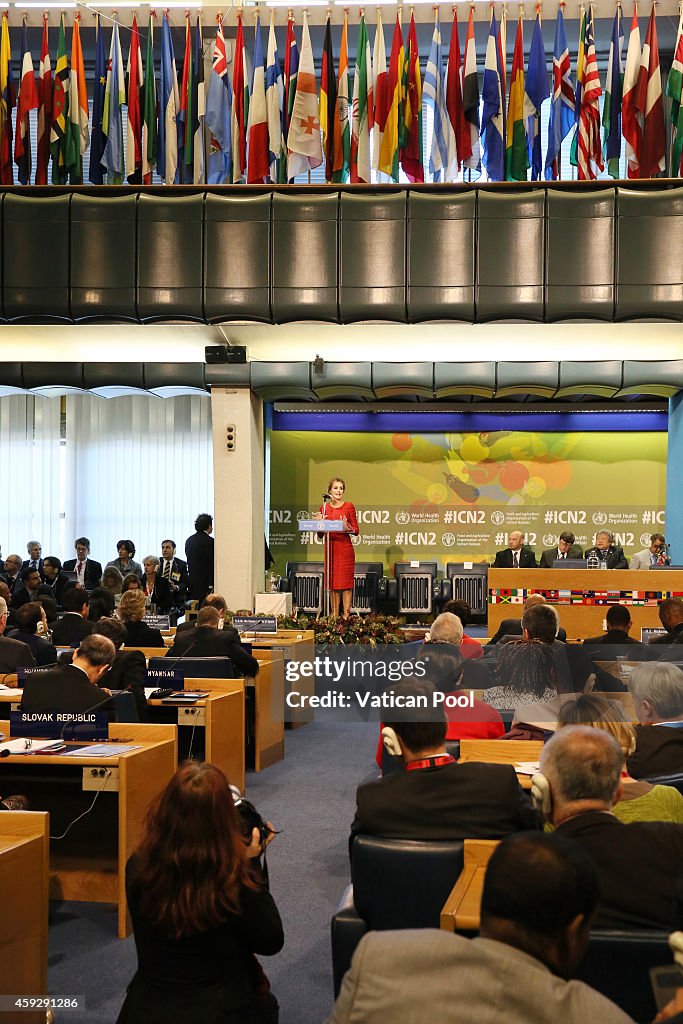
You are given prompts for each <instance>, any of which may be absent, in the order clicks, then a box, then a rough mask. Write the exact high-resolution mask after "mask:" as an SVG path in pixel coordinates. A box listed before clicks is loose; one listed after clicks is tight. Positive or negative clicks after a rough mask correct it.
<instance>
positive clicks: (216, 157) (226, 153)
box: [205, 19, 232, 185]
mask: <svg viewBox="0 0 683 1024" xmlns="http://www.w3.org/2000/svg"><path fill="white" fill-rule="evenodd" d="M231 117H232V88H231V86H230V76H229V74H228V61H227V56H226V52H225V37H224V36H223V22H222V21H221V20H220V19H219V21H218V28H217V29H216V42H215V43H214V47H213V65H212V67H211V78H210V79H209V95H208V97H207V100H206V117H205V122H206V127H207V128H208V129H209V132H210V137H209V171H208V176H207V181H208V183H209V185H223V184H225V183H226V182H228V183H229V182H230V181H231V180H232V135H231Z"/></svg>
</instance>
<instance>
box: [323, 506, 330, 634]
mask: <svg viewBox="0 0 683 1024" xmlns="http://www.w3.org/2000/svg"><path fill="white" fill-rule="evenodd" d="M329 497H330V496H329V494H323V520H325V519H326V518H327V502H328V501H329ZM323 551H324V555H323V559H324V564H323V587H324V591H325V593H324V596H323V611H324V612H325V618H326V619H327V618H329V615H330V535H329V533H328V531H327V530H325V533H324V534H323Z"/></svg>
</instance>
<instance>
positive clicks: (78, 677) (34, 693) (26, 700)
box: [21, 635, 116, 712]
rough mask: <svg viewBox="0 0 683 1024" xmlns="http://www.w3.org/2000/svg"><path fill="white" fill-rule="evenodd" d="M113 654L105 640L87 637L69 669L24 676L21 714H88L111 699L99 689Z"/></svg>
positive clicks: (99, 637)
mask: <svg viewBox="0 0 683 1024" xmlns="http://www.w3.org/2000/svg"><path fill="white" fill-rule="evenodd" d="M115 654H116V651H115V649H114V645H113V643H112V642H111V640H109V639H108V638H107V637H106V636H95V635H92V636H87V637H85V639H84V640H83V641H82V643H81V645H80V647H79V648H78V650H77V651H76V652H75V654H74V656H73V660H72V662H71V664H70V665H58V666H57V668H52V669H45V671H44V672H32V673H31V675H29V676H27V678H26V684H25V686H24V695H23V697H22V698H21V710H22V711H62V712H65V711H70V712H79V711H91V710H94V708H95V705H97V703H98V701H102V703H103V704H104V703H105V702H106V698H107V697H108V696H111V694H110V691H109V690H108V689H105V688H104V687H102V686H101V683H102V681H103V680H104V677H105V676H106V675H107V673H108V672H109V667H110V665H111V664H112V663H113V661H114V656H115Z"/></svg>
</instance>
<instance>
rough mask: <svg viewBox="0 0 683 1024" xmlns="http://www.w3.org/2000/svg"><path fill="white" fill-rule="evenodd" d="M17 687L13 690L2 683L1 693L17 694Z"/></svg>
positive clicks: (0, 685) (0, 686)
mask: <svg viewBox="0 0 683 1024" xmlns="http://www.w3.org/2000/svg"><path fill="white" fill-rule="evenodd" d="M16 690H17V688H16V686H15V687H14V689H12V687H11V686H5V684H4V683H0V693H16Z"/></svg>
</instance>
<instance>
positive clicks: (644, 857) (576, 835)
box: [532, 725, 683, 931]
mask: <svg viewBox="0 0 683 1024" xmlns="http://www.w3.org/2000/svg"><path fill="white" fill-rule="evenodd" d="M540 766H541V777H540V778H539V777H535V778H534V780H533V785H534V789H533V790H532V793H533V794H534V796H535V798H536V799H537V800H538V801H539V802H541V803H543V810H544V813H545V814H546V816H547V817H548V818H549V820H550V821H551V822H552V823H553V824H554V825H555V827H556V829H557V833H558V835H561V836H565V837H566V838H568V839H572V840H574V841H575V842H577V843H579V844H580V845H581V846H582V847H583V849H584V850H585V852H586V853H587V854H588V855H589V856H590V857H591V859H592V860H593V862H594V863H595V866H596V868H597V869H598V876H599V878H600V889H601V892H602V895H601V899H600V904H599V906H598V912H597V915H596V918H595V924H596V925H597V926H598V927H600V928H644V929H661V930H666V931H671V930H673V929H675V928H677V927H678V925H679V921H678V920H677V912H676V904H675V900H674V899H673V893H674V892H675V889H676V884H677V882H678V880H679V878H680V877H681V875H682V874H683V825H674V824H672V823H671V822H661V821H638V822H632V823H631V824H629V825H624V824H623V823H622V822H620V821H619V820H618V818H615V817H614V815H613V814H611V813H610V812H611V810H612V807H613V806H614V804H615V803H616V802H617V801H618V800H619V799H620V798H621V794H622V791H623V784H622V781H621V772H622V769H623V767H624V755H623V752H622V749H621V747H620V745H619V743H618V742H617V741H616V740H615V739H614V737H613V736H611V735H610V734H609V733H607V732H603V731H602V729H594V728H592V727H590V726H580V725H577V726H566V727H565V728H563V729H560V730H559V732H557V733H555V735H554V737H553V738H552V739H551V740H549V741H548V743H546V745H545V747H544V748H543V750H542V752H541V758H540Z"/></svg>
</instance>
